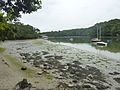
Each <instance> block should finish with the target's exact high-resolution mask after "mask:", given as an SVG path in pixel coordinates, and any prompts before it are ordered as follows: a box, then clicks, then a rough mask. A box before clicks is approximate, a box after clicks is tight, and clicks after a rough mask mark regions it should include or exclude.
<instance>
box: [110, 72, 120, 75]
mask: <svg viewBox="0 0 120 90" xmlns="http://www.w3.org/2000/svg"><path fill="white" fill-rule="evenodd" d="M109 74H110V75H119V74H120V73H119V72H113V73H109Z"/></svg>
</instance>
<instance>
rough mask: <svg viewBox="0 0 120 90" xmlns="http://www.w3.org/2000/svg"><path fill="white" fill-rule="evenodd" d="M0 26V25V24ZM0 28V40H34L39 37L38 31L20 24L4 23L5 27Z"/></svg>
mask: <svg viewBox="0 0 120 90" xmlns="http://www.w3.org/2000/svg"><path fill="white" fill-rule="evenodd" d="M0 26H1V24H0ZM6 26H7V27H8V28H3V30H2V28H0V40H2V41H4V40H16V39H35V38H38V37H39V33H40V30H39V29H37V28H35V27H33V26H30V25H24V24H22V23H20V22H17V23H15V24H10V23H6V24H5V27H6Z"/></svg>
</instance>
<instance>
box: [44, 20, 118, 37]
mask: <svg viewBox="0 0 120 90" xmlns="http://www.w3.org/2000/svg"><path fill="white" fill-rule="evenodd" d="M97 29H98V31H99V30H100V29H101V35H102V36H113V37H116V36H117V37H119V36H120V19H113V20H110V21H105V22H101V23H97V24H95V25H94V26H92V27H89V28H81V29H79V28H78V29H70V30H63V31H52V32H45V33H42V34H43V35H46V36H49V37H61V36H89V37H96V36H97Z"/></svg>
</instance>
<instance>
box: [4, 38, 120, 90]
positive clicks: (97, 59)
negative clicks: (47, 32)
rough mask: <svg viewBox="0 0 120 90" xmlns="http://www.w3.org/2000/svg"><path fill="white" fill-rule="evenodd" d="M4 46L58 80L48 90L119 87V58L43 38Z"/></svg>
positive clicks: (104, 89) (50, 78)
mask: <svg viewBox="0 0 120 90" xmlns="http://www.w3.org/2000/svg"><path fill="white" fill-rule="evenodd" d="M3 46H4V48H6V49H7V53H9V54H10V55H12V56H14V57H16V58H19V59H21V60H22V62H23V63H28V64H30V65H31V66H33V67H35V68H38V69H39V72H38V73H37V74H38V75H39V76H43V75H46V76H47V78H48V79H49V80H55V81H56V82H57V84H56V85H55V87H53V88H49V89H48V90H120V62H119V61H114V60H111V59H108V58H106V57H101V56H98V55H95V54H92V53H89V52H86V51H82V50H78V49H75V48H71V47H68V46H63V45H59V44H55V43H52V42H49V41H44V40H41V39H38V40H27V41H6V42H5V43H4V44H3ZM38 90H41V89H38ZM43 90H44V88H43Z"/></svg>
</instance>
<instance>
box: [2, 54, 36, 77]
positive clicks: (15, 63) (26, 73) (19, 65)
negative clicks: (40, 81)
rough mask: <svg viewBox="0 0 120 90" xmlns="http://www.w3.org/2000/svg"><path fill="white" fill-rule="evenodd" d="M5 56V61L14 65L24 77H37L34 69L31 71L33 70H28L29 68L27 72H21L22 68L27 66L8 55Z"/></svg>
mask: <svg viewBox="0 0 120 90" xmlns="http://www.w3.org/2000/svg"><path fill="white" fill-rule="evenodd" d="M3 56H4V57H5V59H6V60H8V61H9V62H10V63H11V64H12V65H14V66H15V68H16V69H17V70H18V71H20V72H22V73H23V74H24V75H26V76H27V77H33V76H35V74H36V71H35V70H33V69H31V68H28V67H27V70H25V71H22V70H21V67H26V66H25V65H24V64H23V63H22V62H20V61H19V60H17V59H16V58H14V57H12V56H10V55H6V54H4V55H3Z"/></svg>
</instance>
